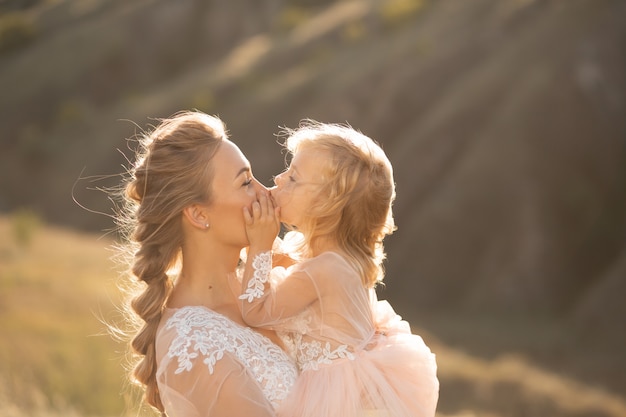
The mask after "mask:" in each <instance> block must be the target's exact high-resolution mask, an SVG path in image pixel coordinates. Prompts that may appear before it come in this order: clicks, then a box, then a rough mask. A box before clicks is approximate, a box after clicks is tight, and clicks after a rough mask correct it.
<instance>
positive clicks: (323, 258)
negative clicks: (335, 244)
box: [296, 251, 358, 279]
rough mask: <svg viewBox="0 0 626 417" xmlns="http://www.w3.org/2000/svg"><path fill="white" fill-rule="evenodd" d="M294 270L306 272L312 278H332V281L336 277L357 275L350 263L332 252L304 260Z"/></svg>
mask: <svg viewBox="0 0 626 417" xmlns="http://www.w3.org/2000/svg"><path fill="white" fill-rule="evenodd" d="M296 270H301V271H306V272H307V273H309V274H310V275H314V276H328V277H333V279H335V278H336V277H338V276H346V277H348V276H353V275H358V272H357V270H356V269H355V268H354V266H353V265H352V264H351V263H350V261H348V259H346V257H345V256H343V255H341V254H340V253H338V252H334V251H326V252H322V253H321V254H319V255H317V256H314V257H312V258H308V259H304V260H302V261H301V262H300V263H298V264H297V266H296Z"/></svg>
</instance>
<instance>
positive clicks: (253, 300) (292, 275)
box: [239, 251, 319, 330]
mask: <svg viewBox="0 0 626 417" xmlns="http://www.w3.org/2000/svg"><path fill="white" fill-rule="evenodd" d="M241 284H242V294H241V295H240V296H239V299H240V300H242V305H241V307H242V315H243V318H244V320H245V321H246V323H247V324H248V325H250V326H257V327H259V326H262V327H269V328H273V329H275V330H283V328H282V327H281V324H283V323H284V322H285V320H286V319H289V318H292V317H293V316H296V315H297V314H299V313H301V312H302V311H303V310H304V309H305V308H306V307H307V306H309V305H310V304H311V303H312V302H313V301H315V300H316V299H317V298H318V296H319V294H318V291H317V288H316V286H315V284H314V283H313V281H312V280H311V277H310V276H309V275H308V274H307V273H306V272H304V271H300V270H299V269H298V268H297V265H296V266H292V267H289V268H283V267H276V268H272V256H271V252H269V251H266V252H260V253H258V254H256V255H254V256H253V258H252V259H248V261H247V263H246V270H245V271H244V275H243V279H242V283H241Z"/></svg>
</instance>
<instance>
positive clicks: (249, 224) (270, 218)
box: [243, 193, 280, 250]
mask: <svg viewBox="0 0 626 417" xmlns="http://www.w3.org/2000/svg"><path fill="white" fill-rule="evenodd" d="M257 197H258V201H255V202H254V203H252V213H250V210H249V209H248V207H244V208H243V217H244V220H245V223H246V233H247V234H248V241H249V242H250V248H251V249H252V248H255V249H260V250H270V249H271V248H272V245H273V243H274V239H276V236H278V232H279V231H280V220H279V218H280V216H279V214H280V213H279V211H280V208H278V207H274V203H273V201H272V199H271V198H270V197H269V196H268V195H267V194H266V193H262V194H260V195H258V196H257Z"/></svg>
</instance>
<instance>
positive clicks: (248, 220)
mask: <svg viewBox="0 0 626 417" xmlns="http://www.w3.org/2000/svg"><path fill="white" fill-rule="evenodd" d="M243 219H244V220H245V222H246V224H247V225H248V226H251V225H252V223H253V220H252V215H251V214H250V210H249V209H248V207H244V208H243Z"/></svg>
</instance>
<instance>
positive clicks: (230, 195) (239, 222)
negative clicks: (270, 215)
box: [209, 140, 267, 248]
mask: <svg viewBox="0 0 626 417" xmlns="http://www.w3.org/2000/svg"><path fill="white" fill-rule="evenodd" d="M212 163H213V183H212V186H211V191H212V203H211V205H210V206H209V217H210V219H211V223H210V228H211V232H212V233H213V234H214V235H215V236H216V237H217V238H218V239H219V240H221V241H223V242H224V243H226V244H229V245H233V246H237V247H238V248H243V247H245V246H248V244H249V242H248V237H247V235H246V229H245V222H244V218H243V208H244V207H248V209H250V210H252V203H253V202H254V201H256V200H257V193H261V192H267V189H266V188H265V187H264V186H263V185H262V184H261V183H260V182H258V181H257V180H256V179H255V178H254V176H253V175H252V170H251V168H250V162H248V160H247V159H246V157H245V156H244V155H243V153H242V152H241V150H239V148H238V147H237V145H235V144H234V143H233V142H231V141H229V140H224V141H223V143H222V144H221V145H220V147H219V148H218V150H217V152H216V153H215V155H214V156H213V159H212Z"/></svg>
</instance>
